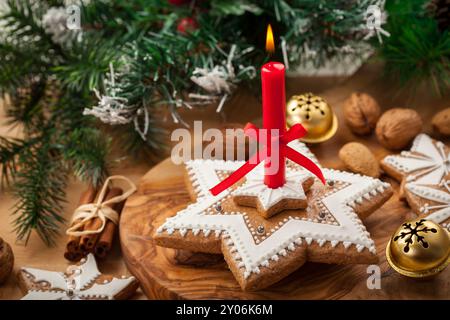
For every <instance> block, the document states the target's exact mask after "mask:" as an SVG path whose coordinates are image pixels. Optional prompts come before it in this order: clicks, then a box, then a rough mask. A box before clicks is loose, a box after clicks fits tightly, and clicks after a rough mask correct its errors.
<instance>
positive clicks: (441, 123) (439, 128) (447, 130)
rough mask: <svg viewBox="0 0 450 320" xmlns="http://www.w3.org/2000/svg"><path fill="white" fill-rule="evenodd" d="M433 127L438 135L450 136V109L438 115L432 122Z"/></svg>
mask: <svg viewBox="0 0 450 320" xmlns="http://www.w3.org/2000/svg"><path fill="white" fill-rule="evenodd" d="M431 125H432V126H433V129H434V131H435V132H436V133H438V134H440V135H443V136H450V108H446V109H444V110H442V111H439V112H438V113H436V114H435V115H434V116H433V119H432V120H431Z"/></svg>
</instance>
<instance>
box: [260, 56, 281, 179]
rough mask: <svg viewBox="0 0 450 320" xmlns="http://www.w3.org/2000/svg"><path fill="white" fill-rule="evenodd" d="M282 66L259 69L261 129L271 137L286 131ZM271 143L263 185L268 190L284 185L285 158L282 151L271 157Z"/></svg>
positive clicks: (276, 65)
mask: <svg viewBox="0 0 450 320" xmlns="http://www.w3.org/2000/svg"><path fill="white" fill-rule="evenodd" d="M284 70H285V68H284V65H283V64H282V63H279V62H268V63H266V64H265V65H263V66H262V68H261V82H262V106H263V127H264V129H266V130H268V132H269V133H271V134H272V136H274V135H275V132H274V131H273V129H278V133H279V134H280V135H282V134H284V132H285V131H286V97H285V85H284ZM271 149H272V148H271V143H270V141H267V156H268V157H267V160H265V163H264V167H265V175H264V183H265V184H266V185H267V186H268V187H269V188H278V187H281V186H282V185H284V183H285V181H286V176H285V157H284V154H282V150H280V149H278V150H279V151H278V152H274V155H273V156H272V150H271ZM273 161H277V162H278V170H277V171H276V172H275V173H274V172H273V168H272V169H270V166H271V163H273Z"/></svg>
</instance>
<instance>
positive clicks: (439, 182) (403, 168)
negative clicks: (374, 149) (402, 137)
mask: <svg viewBox="0 0 450 320" xmlns="http://www.w3.org/2000/svg"><path fill="white" fill-rule="evenodd" d="M381 167H382V168H383V169H384V171H385V172H386V173H387V174H389V175H390V176H392V177H394V178H395V179H397V180H398V181H400V182H401V183H402V190H403V193H404V195H405V197H406V200H407V201H408V204H409V205H410V206H411V208H412V209H413V211H414V212H415V213H417V214H418V215H419V216H421V217H426V218H427V219H430V220H432V221H434V222H436V223H440V224H442V225H444V227H445V226H448V224H449V222H450V221H449V220H450V209H449V208H448V207H449V206H450V188H449V183H450V176H449V175H448V173H449V171H450V149H449V148H448V147H447V146H446V145H444V144H443V143H442V142H441V141H436V140H434V139H432V138H430V137H429V136H428V135H426V134H419V135H418V136H417V137H416V138H415V139H414V142H413V145H412V147H411V149H410V151H402V152H401V153H400V154H399V155H390V156H387V157H385V158H384V159H383V160H382V161H381Z"/></svg>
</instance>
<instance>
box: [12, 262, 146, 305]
mask: <svg viewBox="0 0 450 320" xmlns="http://www.w3.org/2000/svg"><path fill="white" fill-rule="evenodd" d="M18 278H19V285H20V287H21V288H22V289H23V290H24V291H25V292H26V295H25V296H24V297H23V298H22V300H113V299H114V300H124V299H128V298H129V297H131V296H132V295H133V294H134V292H135V291H136V289H137V288H138V286H139V283H138V281H137V280H136V279H135V278H134V277H125V276H123V277H122V278H120V279H119V278H114V277H113V276H110V275H105V274H102V273H100V271H98V269H97V263H96V262H95V258H94V256H93V255H92V254H89V255H88V256H87V257H86V258H85V259H82V260H81V261H80V263H79V264H78V265H71V266H69V267H68V268H67V272H54V271H47V270H41V269H35V268H22V269H21V270H20V271H19V274H18Z"/></svg>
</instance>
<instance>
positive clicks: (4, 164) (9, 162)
mask: <svg viewBox="0 0 450 320" xmlns="http://www.w3.org/2000/svg"><path fill="white" fill-rule="evenodd" d="M38 142H39V139H27V140H22V139H14V138H4V137H0V165H1V184H2V186H5V185H9V184H10V182H11V180H13V179H14V177H15V175H16V173H17V163H18V160H19V157H21V156H22V155H23V154H24V153H25V152H27V151H28V150H29V149H30V148H32V147H33V146H34V144H36V143H38Z"/></svg>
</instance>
